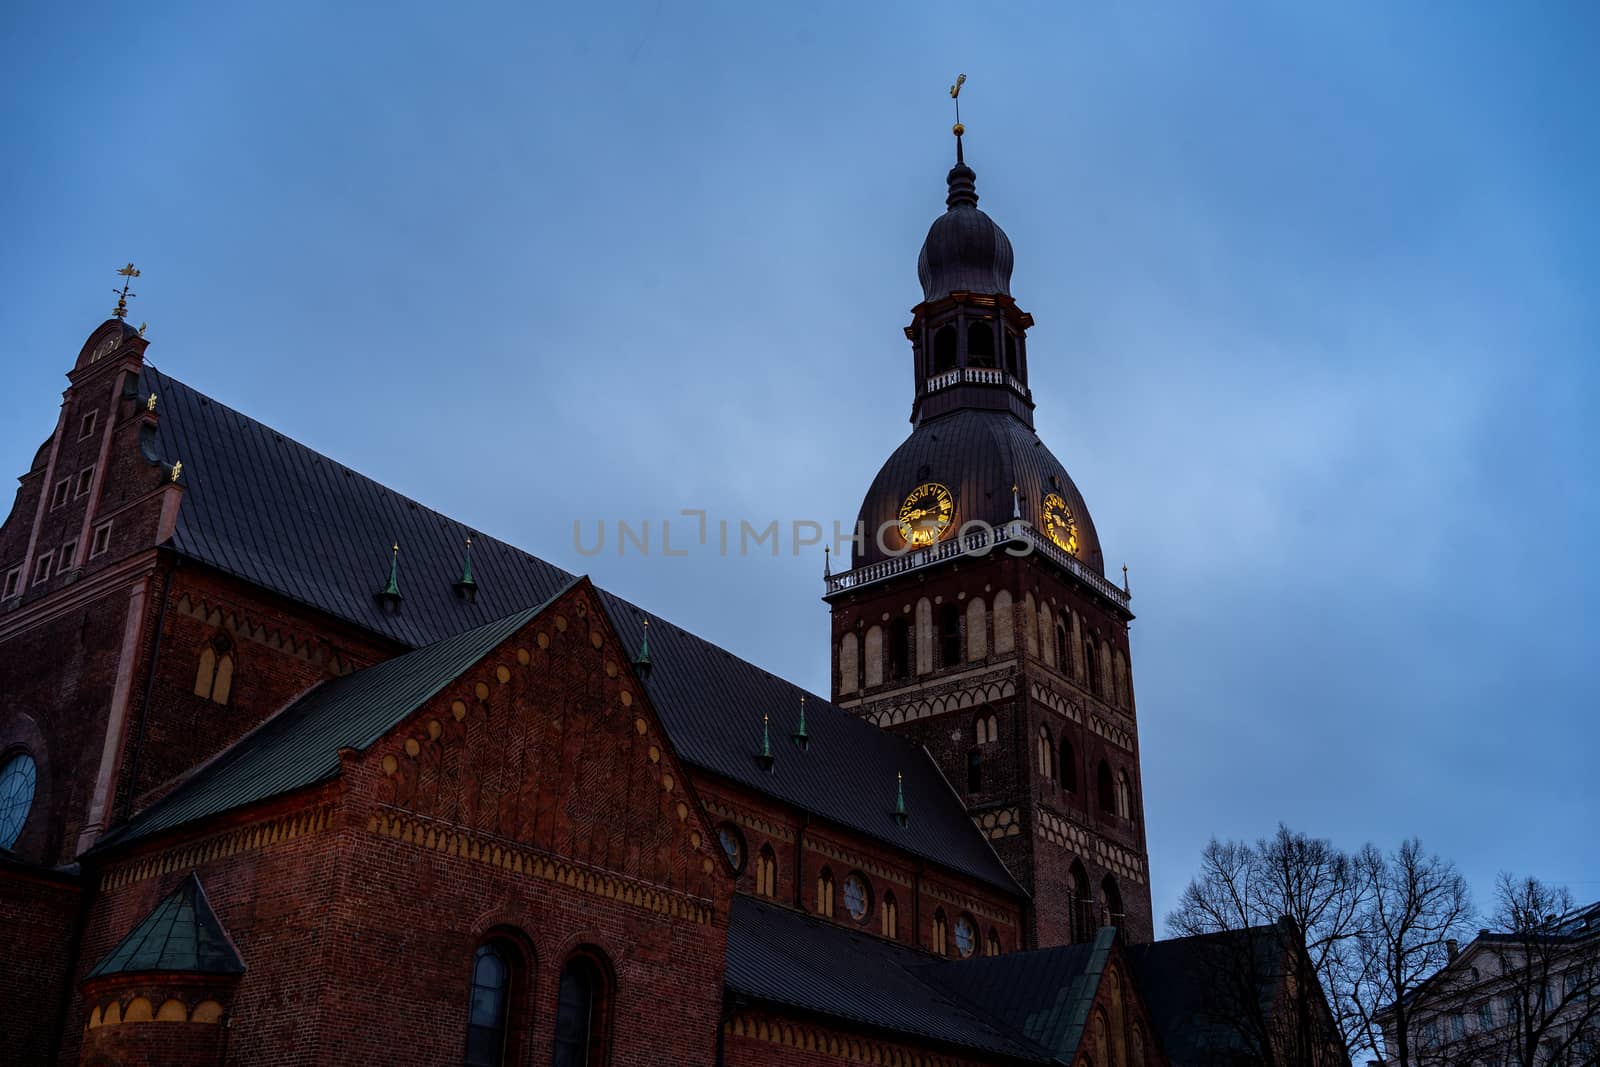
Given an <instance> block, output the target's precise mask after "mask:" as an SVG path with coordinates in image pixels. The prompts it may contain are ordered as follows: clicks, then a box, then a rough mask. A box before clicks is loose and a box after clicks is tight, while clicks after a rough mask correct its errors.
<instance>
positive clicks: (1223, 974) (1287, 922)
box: [1167, 824, 1365, 1067]
mask: <svg viewBox="0 0 1600 1067" xmlns="http://www.w3.org/2000/svg"><path fill="white" fill-rule="evenodd" d="M1358 874H1359V872H1358V870H1357V868H1356V865H1355V864H1354V862H1353V861H1352V859H1351V857H1349V856H1348V855H1346V854H1345V853H1343V852H1341V851H1340V850H1339V849H1337V848H1335V847H1334V846H1333V845H1332V844H1331V843H1330V842H1328V841H1326V840H1322V839H1319V838H1312V837H1308V836H1307V835H1305V834H1301V833H1295V832H1293V831H1291V830H1290V829H1289V828H1288V827H1287V826H1283V825H1281V824H1280V825H1279V827H1278V831H1277V833H1276V834H1275V835H1274V836H1272V837H1271V838H1266V839H1263V840H1260V841H1257V842H1256V843H1255V844H1254V845H1249V844H1245V843H1243V842H1236V841H1229V842H1222V841H1217V840H1216V839H1213V840H1212V841H1211V842H1210V844H1208V845H1207V846H1206V849H1205V852H1204V853H1203V854H1202V856H1201V870H1200V873H1199V874H1198V875H1197V876H1196V877H1195V879H1194V880H1193V881H1192V882H1190V883H1189V886H1188V887H1187V888H1186V889H1185V890H1184V893H1183V896H1182V897H1181V898H1180V900H1179V903H1178V907H1177V909H1176V910H1174V911H1173V913H1172V914H1171V915H1169V916H1168V917H1167V925H1168V927H1169V929H1170V930H1171V931H1172V932H1173V933H1174V934H1177V935H1179V936H1195V935H1217V934H1231V935H1233V936H1223V937H1213V938H1210V939H1208V942H1207V944H1206V945H1205V946H1204V954H1205V955H1204V959H1205V964H1204V966H1205V969H1206V970H1207V971H1208V972H1209V977H1208V978H1207V980H1208V981H1209V982H1210V983H1211V985H1212V988H1213V997H1212V1001H1213V1004H1214V1006H1215V1010H1216V1014H1218V1015H1219V1016H1220V1017H1221V1018H1218V1019H1215V1020H1212V1021H1213V1022H1217V1023H1222V1024H1224V1025H1226V1026H1227V1027H1228V1028H1229V1029H1231V1030H1232V1031H1234V1033H1235V1034H1236V1036H1237V1042H1238V1046H1239V1047H1238V1048H1236V1049H1235V1050H1233V1052H1232V1053H1231V1054H1230V1057H1229V1058H1230V1059H1231V1060H1232V1062H1243V1063H1251V1064H1261V1065H1264V1067H1291V1065H1292V1067H1323V1065H1326V1064H1334V1063H1339V1064H1347V1063H1348V1062H1349V1058H1348V1055H1347V1053H1346V1052H1345V1051H1344V1048H1343V1047H1341V1046H1344V1047H1348V1046H1349V1044H1350V1040H1349V1038H1350V1037H1351V1036H1352V1035H1353V1034H1359V1030H1358V1029H1356V1028H1354V1027H1352V1029H1351V1030H1350V1031H1349V1032H1347V1031H1346V1030H1345V1024H1347V1023H1350V1022H1351V1021H1352V1020H1351V1019H1349V1018H1346V1017H1342V1016H1340V1015H1338V1014H1337V1013H1335V1014H1333V1015H1330V1014H1329V1005H1330V1004H1332V1005H1340V1004H1345V1003H1348V1002H1349V997H1348V995H1347V993H1348V991H1349V989H1350V978H1349V975H1350V973H1351V971H1352V968H1353V967H1354V966H1355V963H1356V960H1357V959H1358V955H1357V953H1356V952H1355V947H1356V945H1357V942H1358V938H1359V933H1360V928H1361V920H1362V907H1363V902H1364V895H1365V890H1364V885H1363V882H1362V881H1361V879H1360V878H1359V877H1358Z"/></svg>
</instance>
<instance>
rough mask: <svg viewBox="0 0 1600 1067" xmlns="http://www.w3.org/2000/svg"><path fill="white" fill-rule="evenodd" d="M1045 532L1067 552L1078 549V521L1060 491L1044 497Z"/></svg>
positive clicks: (1074, 551) (1073, 551)
mask: <svg viewBox="0 0 1600 1067" xmlns="http://www.w3.org/2000/svg"><path fill="white" fill-rule="evenodd" d="M1043 517H1044V532H1045V533H1046V534H1048V535H1049V536H1050V540H1052V541H1054V542H1055V543H1056V544H1058V545H1060V546H1061V548H1062V549H1064V550H1065V551H1067V552H1072V553H1076V552H1077V551H1078V523H1077V520H1076V519H1074V518H1073V517H1072V509H1071V508H1069V507H1067V502H1066V501H1065V500H1062V499H1061V494H1060V493H1051V494H1050V495H1049V496H1047V497H1045V498H1044V516H1043Z"/></svg>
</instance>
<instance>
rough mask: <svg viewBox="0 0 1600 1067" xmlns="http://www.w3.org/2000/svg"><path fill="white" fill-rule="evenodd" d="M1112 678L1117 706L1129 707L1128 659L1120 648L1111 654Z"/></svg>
mask: <svg viewBox="0 0 1600 1067" xmlns="http://www.w3.org/2000/svg"><path fill="white" fill-rule="evenodd" d="M1111 671H1112V678H1113V680H1114V681H1115V682H1116V686H1117V707H1119V708H1131V707H1132V706H1133V685H1132V683H1131V680H1130V679H1129V678H1128V660H1127V657H1125V656H1124V655H1123V654H1122V649H1120V648H1119V649H1117V650H1116V651H1115V652H1113V653H1112V654H1111Z"/></svg>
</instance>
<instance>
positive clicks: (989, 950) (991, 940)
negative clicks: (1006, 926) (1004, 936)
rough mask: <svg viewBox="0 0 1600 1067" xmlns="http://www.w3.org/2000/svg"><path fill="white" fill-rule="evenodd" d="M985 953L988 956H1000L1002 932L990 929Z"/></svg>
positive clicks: (984, 945)
mask: <svg viewBox="0 0 1600 1067" xmlns="http://www.w3.org/2000/svg"><path fill="white" fill-rule="evenodd" d="M983 953H984V955H986V956H998V955H1000V931H998V930H996V929H995V928H994V927H992V926H991V927H989V937H988V939H987V940H986V941H984V943H983Z"/></svg>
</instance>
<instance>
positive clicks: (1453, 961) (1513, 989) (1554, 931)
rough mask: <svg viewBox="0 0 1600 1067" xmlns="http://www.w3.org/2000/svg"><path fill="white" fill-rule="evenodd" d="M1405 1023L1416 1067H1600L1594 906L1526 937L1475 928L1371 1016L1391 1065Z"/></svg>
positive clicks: (1599, 965)
mask: <svg viewBox="0 0 1600 1067" xmlns="http://www.w3.org/2000/svg"><path fill="white" fill-rule="evenodd" d="M1401 1015H1404V1016H1405V1032H1406V1034H1405V1036H1406V1038H1407V1040H1406V1046H1407V1049H1408V1051H1409V1054H1410V1062H1411V1063H1412V1064H1416V1065H1424V1067H1432V1065H1435V1064H1437V1065H1441V1067H1444V1065H1448V1067H1463V1065H1466V1067H1471V1065H1478V1067H1506V1065H1523V1064H1530V1063H1531V1064H1536V1065H1541V1067H1542V1065H1546V1064H1548V1065H1552V1067H1596V1065H1600V902H1596V903H1593V904H1589V905H1587V906H1585V907H1582V908H1575V909H1573V910H1572V911H1569V912H1567V913H1566V914H1564V915H1552V916H1550V918H1549V919H1548V920H1547V921H1546V922H1544V923H1542V924H1540V925H1539V926H1537V927H1536V928H1534V929H1530V930H1526V931H1491V930H1480V931H1478V936H1477V937H1475V938H1473V939H1472V941H1470V942H1469V943H1468V944H1467V946H1466V947H1465V948H1462V949H1459V950H1457V948H1456V946H1455V942H1453V941H1452V942H1451V943H1450V962H1449V963H1447V964H1446V965H1445V966H1444V967H1443V968H1441V969H1440V970H1439V971H1438V972H1437V973H1435V974H1434V975H1433V976H1432V977H1430V978H1429V979H1428V980H1427V981H1426V982H1425V983H1424V984H1423V985H1422V986H1420V987H1419V988H1418V989H1417V990H1416V991H1415V992H1414V993H1413V994H1412V995H1411V996H1410V997H1408V998H1406V1001H1405V1010H1404V1011H1403V1012H1400V1011H1397V1010H1396V1008H1395V1007H1394V1006H1391V1007H1390V1008H1389V1009H1388V1010H1387V1011H1385V1012H1384V1013H1383V1014H1381V1015H1380V1016H1379V1023H1380V1025H1381V1026H1382V1028H1383V1041H1384V1047H1385V1049H1386V1051H1387V1058H1386V1059H1382V1060H1377V1061H1374V1062H1375V1063H1377V1064H1395V1063H1398V1062H1400V1061H1399V1052H1398V1050H1399V1048H1400V1038H1401V1034H1400V1025H1399V1018H1400V1016H1401Z"/></svg>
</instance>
